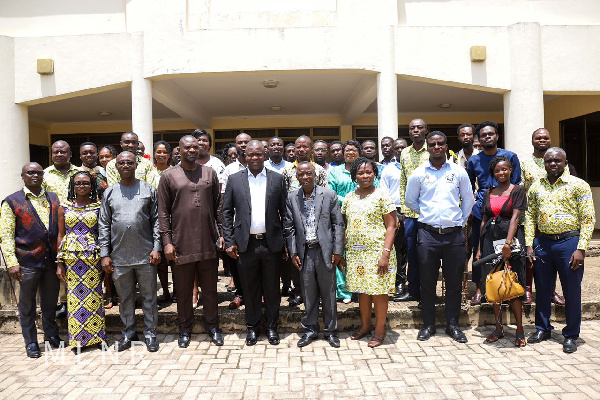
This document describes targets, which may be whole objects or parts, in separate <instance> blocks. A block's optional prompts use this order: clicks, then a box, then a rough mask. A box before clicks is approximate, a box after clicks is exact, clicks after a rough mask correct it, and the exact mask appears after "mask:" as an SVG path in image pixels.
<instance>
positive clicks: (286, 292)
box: [281, 287, 294, 297]
mask: <svg viewBox="0 0 600 400" xmlns="http://www.w3.org/2000/svg"><path fill="white" fill-rule="evenodd" d="M281 297H294V289H292V288H291V287H284V288H281Z"/></svg>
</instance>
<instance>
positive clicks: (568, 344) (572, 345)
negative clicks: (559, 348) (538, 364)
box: [563, 337, 577, 353]
mask: <svg viewBox="0 0 600 400" xmlns="http://www.w3.org/2000/svg"><path fill="white" fill-rule="evenodd" d="M563 351H564V352H565V353H575V352H576V351H577V339H573V338H569V337H568V338H565V341H564V342H563Z"/></svg>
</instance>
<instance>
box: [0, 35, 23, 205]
mask: <svg viewBox="0 0 600 400" xmlns="http://www.w3.org/2000/svg"><path fill="white" fill-rule="evenodd" d="M14 55H15V52H14V41H13V39H12V38H8V37H1V36H0V71H2V73H1V74H0V126H2V129H0V143H2V147H3V148H4V149H6V151H5V152H4V154H2V157H0V182H2V184H0V200H2V199H4V198H5V197H6V196H8V195H9V194H11V193H13V192H16V191H17V190H19V189H21V187H22V186H23V181H22V180H21V167H23V165H25V164H26V163H27V162H28V161H29V116H28V110H27V106H23V105H20V104H15V80H14V79H15V62H14Z"/></svg>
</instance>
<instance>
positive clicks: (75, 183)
mask: <svg viewBox="0 0 600 400" xmlns="http://www.w3.org/2000/svg"><path fill="white" fill-rule="evenodd" d="M73 185H75V186H92V182H87V181H84V182H73Z"/></svg>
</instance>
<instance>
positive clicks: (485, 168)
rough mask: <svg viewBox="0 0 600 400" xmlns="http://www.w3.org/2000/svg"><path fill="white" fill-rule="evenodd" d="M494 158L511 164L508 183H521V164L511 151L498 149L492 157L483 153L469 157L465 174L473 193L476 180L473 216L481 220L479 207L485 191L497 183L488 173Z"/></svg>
mask: <svg viewBox="0 0 600 400" xmlns="http://www.w3.org/2000/svg"><path fill="white" fill-rule="evenodd" d="M496 156H505V157H506V158H508V159H509V160H510V162H511V163H512V165H513V172H512V175H511V177H510V183H512V184H514V185H518V184H520V183H521V164H520V163H519V158H518V157H517V155H516V154H515V153H513V152H512V151H508V150H504V149H501V148H498V151H497V152H496V154H494V155H493V156H488V155H486V154H485V153H484V152H483V151H480V152H479V153H477V154H475V155H473V156H471V158H469V161H468V162H467V174H469V179H470V180H471V186H472V187H473V191H475V181H476V180H477V185H478V190H477V196H476V201H475V207H473V216H474V217H475V218H479V219H481V205H482V204H483V197H484V195H485V191H486V190H487V189H488V188H490V187H492V186H498V181H497V180H496V178H494V175H493V174H490V171H489V165H490V161H492V159H493V158H494V157H496Z"/></svg>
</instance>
